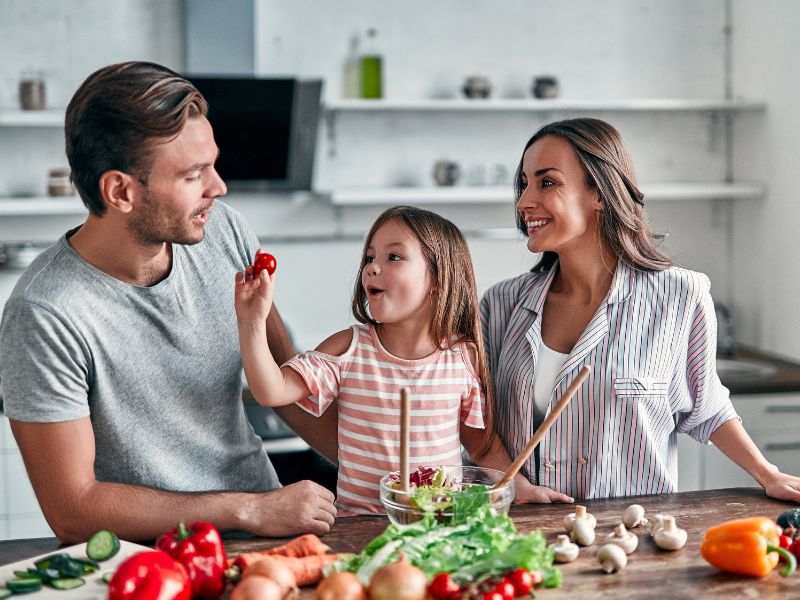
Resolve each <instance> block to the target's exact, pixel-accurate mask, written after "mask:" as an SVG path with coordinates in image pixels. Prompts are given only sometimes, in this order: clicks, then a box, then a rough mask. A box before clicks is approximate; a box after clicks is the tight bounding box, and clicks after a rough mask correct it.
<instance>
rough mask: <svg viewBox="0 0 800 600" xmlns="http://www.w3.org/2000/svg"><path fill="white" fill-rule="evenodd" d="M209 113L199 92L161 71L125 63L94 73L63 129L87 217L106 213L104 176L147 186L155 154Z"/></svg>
mask: <svg viewBox="0 0 800 600" xmlns="http://www.w3.org/2000/svg"><path fill="white" fill-rule="evenodd" d="M207 113H208V104H207V103H206V101H205V98H203V96H202V95H201V94H200V92H198V91H197V89H196V88H195V87H194V86H193V85H192V84H191V83H190V82H188V81H187V80H186V79H184V78H183V77H181V76H180V75H178V74H177V73H176V72H174V71H172V70H170V69H168V68H166V67H163V66H161V65H157V64H154V63H149V62H125V63H119V64H115V65H110V66H108V67H103V68H102V69H99V70H98V71H95V72H94V73H92V74H91V75H90V76H89V77H88V78H87V79H86V81H84V82H83V83H82V84H81V86H80V87H79V88H78V91H76V92H75V95H74V96H73V97H72V100H70V103H69V106H67V114H66V120H65V123H64V137H65V139H66V149H67V160H68V161H69V166H70V169H71V170H72V181H73V183H74V184H75V187H76V188H77V190H78V193H79V194H80V195H81V198H82V199H83V203H84V204H85V205H86V207H87V208H88V209H89V212H90V213H92V214H93V215H97V216H102V215H103V214H105V212H106V205H105V201H104V200H103V197H102V195H101V194H100V187H99V182H100V176H101V175H102V174H103V173H105V172H106V171H110V170H119V171H122V172H124V173H128V174H129V175H133V176H135V177H136V178H137V179H139V180H140V181H141V182H142V183H144V184H147V177H148V175H149V173H150V170H151V169H152V166H153V148H154V147H155V146H156V145H157V144H160V143H164V142H167V141H169V140H170V139H172V138H174V137H175V136H177V135H178V134H179V133H180V132H181V130H182V129H183V126H184V125H185V124H186V120H187V119H190V118H193V117H198V116H205V115H206V114H207Z"/></svg>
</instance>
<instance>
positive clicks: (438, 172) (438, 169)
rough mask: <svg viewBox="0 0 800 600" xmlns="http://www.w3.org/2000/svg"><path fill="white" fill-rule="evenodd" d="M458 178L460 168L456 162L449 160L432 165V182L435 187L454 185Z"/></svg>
mask: <svg viewBox="0 0 800 600" xmlns="http://www.w3.org/2000/svg"><path fill="white" fill-rule="evenodd" d="M460 176H461V168H460V167H459V166H458V163H456V162H453V161H451V160H437V161H436V162H435V163H434V164H433V180H434V181H435V182H436V185H439V186H447V185H455V184H456V182H457V181H458V178H459V177H460Z"/></svg>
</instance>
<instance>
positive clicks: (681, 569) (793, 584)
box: [0, 488, 800, 600]
mask: <svg viewBox="0 0 800 600" xmlns="http://www.w3.org/2000/svg"><path fill="white" fill-rule="evenodd" d="M634 502H635V503H638V504H641V505H642V506H644V508H645V512H646V514H650V515H652V514H656V513H668V514H673V515H675V517H676V519H677V523H678V525H679V526H680V527H681V528H683V529H686V530H687V531H688V533H689V540H688V542H687V544H686V546H685V547H684V548H683V549H682V550H679V551H677V552H663V551H661V550H659V549H658V548H656V547H655V545H654V544H653V543H652V541H651V539H650V537H649V536H648V535H647V533H645V532H644V531H643V530H642V529H641V528H639V529H636V530H634V531H635V532H636V533H637V534H638V535H639V548H638V550H637V551H636V552H635V553H634V554H632V555H631V556H630V557H629V562H628V566H627V568H626V569H625V570H624V571H622V572H621V573H617V574H612V575H606V574H605V573H603V572H602V571H600V570H599V568H598V565H597V562H596V560H595V558H594V552H595V550H596V548H597V545H595V546H593V547H590V548H582V549H581V554H580V556H579V558H578V560H576V561H574V562H572V563H568V564H566V565H561V569H562V573H563V575H564V585H563V587H562V588H561V589H558V590H542V591H541V592H540V593H537V598H540V599H541V600H547V599H549V598H554V599H555V598H566V597H574V596H575V595H578V596H579V597H580V598H581V600H585V599H587V598H600V597H613V598H649V597H652V596H654V595H658V596H664V595H668V596H669V597H670V598H714V597H718V598H790V597H793V598H797V597H800V574H795V575H793V576H791V577H788V578H782V577H780V576H779V575H778V573H777V571H774V572H773V573H771V574H770V575H768V576H767V577H764V578H761V579H757V578H749V577H742V576H737V575H731V574H727V573H722V572H720V571H718V570H716V569H715V568H713V567H711V566H710V565H708V564H707V563H706V562H705V561H704V560H703V559H702V557H701V556H700V551H699V548H700V543H701V542H702V539H703V532H704V531H705V530H706V529H707V528H708V527H710V526H712V525H715V524H717V523H719V522H721V521H723V520H727V519H736V518H744V517H751V516H758V515H764V516H768V517H771V518H773V519H774V518H776V517H777V516H778V515H779V514H780V513H781V512H783V511H784V510H786V509H788V508H791V507H793V506H795V505H793V504H790V503H786V502H780V501H778V500H772V499H771V498H767V497H766V496H765V495H764V493H763V492H762V491H761V490H760V489H759V488H735V489H725V490H712V491H705V492H683V493H678V494H671V495H663V496H641V497H637V498H620V499H610V500H591V501H587V502H585V504H586V506H588V507H589V511H590V512H591V513H593V514H594V515H595V517H596V518H597V533H598V542H599V541H600V540H601V539H602V537H604V536H605V535H606V534H607V533H609V532H610V531H611V530H612V529H613V527H614V526H615V525H616V524H617V523H618V522H619V520H620V517H621V515H622V511H623V510H624V509H625V508H626V507H627V506H628V505H630V504H633V503H634ZM569 512H572V510H571V507H570V506H567V505H563V504H555V505H527V506H515V507H513V508H512V510H511V516H512V517H513V519H514V522H515V523H516V525H517V529H518V530H519V531H520V532H527V531H531V530H533V529H537V528H539V529H541V530H542V533H544V535H545V536H546V538H547V540H548V541H549V542H552V541H555V538H556V536H557V535H558V534H559V533H563V530H562V521H563V518H564V516H565V515H566V514H568V513H569ZM386 525H387V520H386V519H385V517H352V518H348V519H340V520H339V521H337V522H336V525H335V526H334V528H333V529H332V531H331V532H330V533H329V534H328V535H326V536H325V537H324V538H323V539H324V541H325V543H327V544H328V545H329V546H331V548H332V550H333V551H335V552H358V551H359V550H361V548H362V547H363V546H364V545H365V544H366V542H368V541H369V540H371V539H372V538H373V537H375V536H377V535H378V534H379V533H380V532H381V531H383V529H384V528H385V527H386ZM280 543H282V540H269V539H258V538H252V539H247V540H227V541H226V542H225V547H226V549H227V551H228V553H229V555H235V554H238V553H240V552H246V551H252V550H260V549H264V548H268V547H271V546H275V545H278V544H280ZM57 548H58V543H57V541H56V540H55V539H53V538H50V539H38V540H12V541H5V542H0V564H7V563H11V562H15V561H17V560H21V559H24V558H29V557H32V556H36V555H38V554H43V553H45V552H50V551H53V550H55V549H57ZM300 598H301V599H302V600H311V599H312V598H314V590H313V588H306V589H304V590H303V591H302V593H301V595H300ZM31 599H32V600H35V595H34V596H31Z"/></svg>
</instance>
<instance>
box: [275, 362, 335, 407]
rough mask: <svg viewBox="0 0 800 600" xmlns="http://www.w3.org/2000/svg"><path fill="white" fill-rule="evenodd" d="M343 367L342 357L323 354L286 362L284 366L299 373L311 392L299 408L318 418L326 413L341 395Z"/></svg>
mask: <svg viewBox="0 0 800 600" xmlns="http://www.w3.org/2000/svg"><path fill="white" fill-rule="evenodd" d="M341 365H342V361H341V358H340V357H338V356H331V355H329V354H324V353H322V352H306V353H305V354H298V355H297V356H294V357H292V358H290V359H289V360H288V361H286V362H285V363H284V365H283V366H284V367H289V368H290V369H293V370H295V371H297V373H298V374H299V375H300V377H302V378H303V381H305V383H306V386H307V387H308V390H309V392H310V394H309V395H308V396H307V397H306V398H304V399H303V400H300V401H299V402H297V404H298V406H300V407H301V408H303V409H305V410H307V411H308V412H310V413H311V414H312V415H315V416H317V417H318V416H320V415H321V414H322V413H324V412H325V410H326V409H327V408H328V407H329V406H330V405H331V403H332V402H333V401H334V400H335V399H336V398H337V397H338V395H339V382H340V381H341V373H342V369H341Z"/></svg>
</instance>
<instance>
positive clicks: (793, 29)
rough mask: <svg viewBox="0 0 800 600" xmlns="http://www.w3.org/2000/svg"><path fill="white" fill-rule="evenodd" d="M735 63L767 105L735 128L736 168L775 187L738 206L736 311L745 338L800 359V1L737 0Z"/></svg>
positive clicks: (737, 79)
mask: <svg viewBox="0 0 800 600" xmlns="http://www.w3.org/2000/svg"><path fill="white" fill-rule="evenodd" d="M733 9H734V10H733V15H734V21H733V25H734V35H733V40H734V45H733V64H734V69H735V70H734V77H733V82H734V85H735V92H736V94H743V95H745V96H748V97H757V98H763V99H764V100H765V101H766V102H767V104H768V106H769V109H768V111H767V114H766V118H765V119H763V120H760V122H758V123H755V122H753V121H752V120H751V119H742V120H741V121H739V122H738V124H737V129H736V131H735V150H736V152H735V170H736V172H737V173H740V174H741V176H742V177H743V178H745V179H748V178H758V179H761V180H763V181H765V182H766V183H767V185H768V187H769V196H768V199H767V201H766V202H764V203H756V204H739V205H737V206H736V214H735V218H734V230H733V245H732V251H733V252H732V259H731V260H732V263H733V264H734V265H735V269H734V271H733V288H734V289H735V292H736V309H737V310H736V316H737V317H738V319H737V320H738V322H739V325H740V327H739V328H740V331H741V333H742V336H743V337H744V339H747V340H748V341H752V342H754V343H756V344H757V345H759V346H761V347H763V348H768V349H770V350H772V351H774V352H777V353H780V354H783V355H786V356H789V357H792V358H794V359H800V318H798V300H800V277H799V276H798V267H797V256H798V235H797V224H798V223H799V222H800V202H798V198H797V195H798V189H797V178H796V176H795V173H796V172H797V169H798V159H799V158H800V111H798V109H797V101H798V98H800V78H798V76H797V72H796V68H795V67H794V65H795V64H796V60H797V56H800V38H798V35H797V24H798V23H800V4H798V3H797V2H794V1H793V0H771V1H770V2H755V1H751V0H734V3H733Z"/></svg>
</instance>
